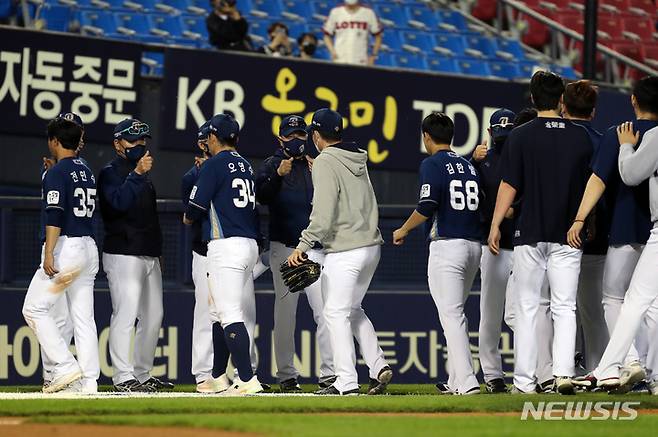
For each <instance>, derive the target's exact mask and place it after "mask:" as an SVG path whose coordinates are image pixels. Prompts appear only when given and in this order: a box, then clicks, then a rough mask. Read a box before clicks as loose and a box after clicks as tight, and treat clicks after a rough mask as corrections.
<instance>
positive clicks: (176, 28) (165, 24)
mask: <svg viewBox="0 0 658 437" xmlns="http://www.w3.org/2000/svg"><path fill="white" fill-rule="evenodd" d="M147 19H148V23H149V26H150V30H151V33H154V34H156V35H162V36H166V37H170V38H171V37H173V38H178V37H182V36H183V28H182V27H181V23H180V20H179V19H178V17H175V16H173V15H164V14H150V15H149V16H148V18H147Z"/></svg>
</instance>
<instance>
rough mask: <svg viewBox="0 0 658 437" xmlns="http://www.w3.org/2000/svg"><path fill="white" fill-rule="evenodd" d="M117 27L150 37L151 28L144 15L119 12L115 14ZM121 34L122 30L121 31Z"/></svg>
mask: <svg viewBox="0 0 658 437" xmlns="http://www.w3.org/2000/svg"><path fill="white" fill-rule="evenodd" d="M114 17H115V19H116V21H117V26H119V27H123V28H126V29H128V30H132V31H133V32H135V33H136V34H137V35H150V32H149V29H150V28H151V26H150V25H149V23H148V20H147V19H146V15H144V14H143V13H135V12H117V13H115V14H114ZM119 32H121V30H119Z"/></svg>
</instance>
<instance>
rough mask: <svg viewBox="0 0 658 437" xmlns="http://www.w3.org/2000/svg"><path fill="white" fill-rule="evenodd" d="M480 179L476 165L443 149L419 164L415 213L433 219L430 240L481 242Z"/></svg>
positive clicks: (430, 225) (429, 224)
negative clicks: (418, 192)
mask: <svg viewBox="0 0 658 437" xmlns="http://www.w3.org/2000/svg"><path fill="white" fill-rule="evenodd" d="M479 204H480V179H479V176H478V174H477V172H476V171H475V168H474V167H473V165H471V163H470V162H468V161H467V160H465V159H464V158H462V157H460V156H459V155H457V154H456V153H455V152H452V151H449V150H440V151H438V152H437V153H435V154H434V155H432V156H430V157H428V158H425V159H424V160H423V162H422V163H421V165H420V199H419V201H418V206H417V207H416V211H418V212H419V213H420V214H422V215H424V216H425V217H431V219H430V220H429V221H428V223H427V225H426V226H427V227H428V228H429V229H428V233H429V238H430V239H431V240H438V239H443V238H461V239H465V240H477V241H479V240H480V233H481V224H480V215H479V213H478V207H479Z"/></svg>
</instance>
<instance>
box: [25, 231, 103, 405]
mask: <svg viewBox="0 0 658 437" xmlns="http://www.w3.org/2000/svg"><path fill="white" fill-rule="evenodd" d="M53 254H54V257H55V268H56V269H57V270H59V274H58V275H57V276H56V277H55V278H54V279H51V278H49V277H48V275H46V273H45V272H44V271H43V267H42V266H40V267H39V270H37V271H36V273H35V274H34V276H33V278H32V281H31V282H30V287H29V288H28V290H27V294H26V296H25V302H24V304H23V316H24V317H25V321H26V322H27V324H28V325H29V326H30V328H32V330H33V331H34V333H35V334H36V336H37V339H38V340H39V344H40V345H41V348H42V349H43V350H44V352H45V355H46V356H47V357H48V359H49V360H51V361H52V363H54V366H53V369H52V372H51V375H50V376H51V377H52V379H55V378H59V377H60V376H63V375H66V374H68V373H72V372H74V371H77V370H80V371H81V372H82V384H83V390H84V391H85V392H95V391H96V390H97V388H98V386H97V380H98V377H99V376H100V364H99V357H98V336H97V331H96V322H95V321H94V280H95V279H96V274H97V273H98V248H97V247H96V243H95V242H94V239H93V238H91V237H71V238H69V237H59V239H58V240H57V244H56V245H55V249H54V252H53ZM42 262H43V259H42ZM66 274H72V275H73V276H72V278H73V281H72V282H71V283H70V284H69V285H68V286H65V287H62V288H55V286H56V283H55V281H56V279H57V278H62V275H66ZM60 300H65V302H66V305H67V306H68V311H69V313H70V315H71V321H72V323H73V332H74V335H75V344H76V352H77V360H76V358H75V357H74V356H73V354H72V353H71V351H70V350H69V344H67V343H66V342H65V340H64V338H63V336H62V334H61V332H60V330H59V329H58V327H57V323H56V321H55V319H54V318H53V314H52V312H51V310H52V308H53V306H54V305H56V304H57V303H58V301H60Z"/></svg>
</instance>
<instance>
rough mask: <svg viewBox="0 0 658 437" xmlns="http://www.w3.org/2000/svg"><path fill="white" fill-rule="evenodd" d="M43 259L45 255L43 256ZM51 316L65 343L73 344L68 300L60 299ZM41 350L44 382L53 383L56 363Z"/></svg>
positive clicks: (52, 309)
mask: <svg viewBox="0 0 658 437" xmlns="http://www.w3.org/2000/svg"><path fill="white" fill-rule="evenodd" d="M41 256H42V259H43V254H42V255H41ZM50 315H51V316H52V318H53V319H54V320H55V325H57V330H58V332H59V333H60V335H61V336H62V339H63V340H64V343H66V344H67V345H70V344H71V340H72V339H73V322H72V321H71V316H70V315H69V306H68V302H67V301H66V299H58V300H57V302H55V304H54V305H53V307H52V308H51V309H50ZM40 349H41V363H42V365H43V380H44V382H50V381H52V379H53V378H52V376H51V375H52V372H53V370H54V369H55V364H56V363H55V362H54V361H53V360H52V359H50V358H49V357H48V354H47V353H46V352H45V351H44V350H43V348H40Z"/></svg>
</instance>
